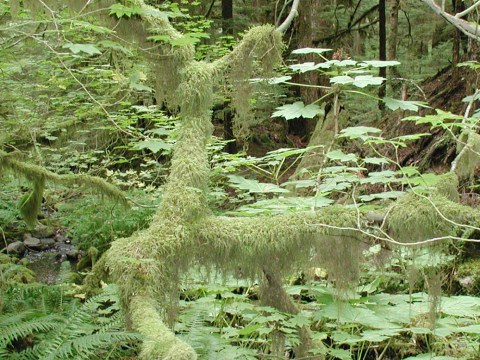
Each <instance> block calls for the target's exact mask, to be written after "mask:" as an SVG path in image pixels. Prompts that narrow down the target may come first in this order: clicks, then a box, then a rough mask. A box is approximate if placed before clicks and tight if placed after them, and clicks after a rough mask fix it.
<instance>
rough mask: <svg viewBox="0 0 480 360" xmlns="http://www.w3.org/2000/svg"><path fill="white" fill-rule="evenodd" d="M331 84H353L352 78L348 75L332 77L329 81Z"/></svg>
mask: <svg viewBox="0 0 480 360" xmlns="http://www.w3.org/2000/svg"><path fill="white" fill-rule="evenodd" d="M330 82H331V83H332V84H341V85H345V84H351V83H353V78H352V77H350V76H348V75H341V76H334V77H332V78H331V79H330Z"/></svg>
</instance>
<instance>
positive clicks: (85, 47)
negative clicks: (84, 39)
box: [63, 44, 102, 55]
mask: <svg viewBox="0 0 480 360" xmlns="http://www.w3.org/2000/svg"><path fill="white" fill-rule="evenodd" d="M63 47H64V48H66V49H69V50H70V51H71V52H72V53H74V54H79V53H82V52H83V53H85V54H88V55H99V54H101V53H102V52H101V51H100V50H99V49H98V48H97V47H96V46H95V45H92V44H65V45H63Z"/></svg>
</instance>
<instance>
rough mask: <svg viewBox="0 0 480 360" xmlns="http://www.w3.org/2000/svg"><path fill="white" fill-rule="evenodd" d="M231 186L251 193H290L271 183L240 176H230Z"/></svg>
mask: <svg viewBox="0 0 480 360" xmlns="http://www.w3.org/2000/svg"><path fill="white" fill-rule="evenodd" d="M228 178H229V179H230V184H231V186H232V187H234V188H237V189H241V190H247V191H248V192H251V193H261V194H265V193H288V192H289V191H288V190H287V189H283V188H281V187H280V186H278V185H275V184H270V183H261V182H260V181H258V180H252V179H246V178H244V177H243V176H240V175H229V176H228Z"/></svg>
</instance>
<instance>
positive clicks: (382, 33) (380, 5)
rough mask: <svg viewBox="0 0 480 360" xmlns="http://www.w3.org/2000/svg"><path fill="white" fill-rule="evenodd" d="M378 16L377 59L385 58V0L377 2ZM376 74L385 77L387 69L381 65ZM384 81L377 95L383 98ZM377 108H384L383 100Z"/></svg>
mask: <svg viewBox="0 0 480 360" xmlns="http://www.w3.org/2000/svg"><path fill="white" fill-rule="evenodd" d="M378 15H379V16H378V18H379V31H378V33H379V39H378V40H379V50H380V53H379V60H387V26H386V23H387V21H386V16H385V0H379V2H378ZM378 76H381V77H384V78H385V77H386V76H387V70H386V68H385V67H381V68H380V70H379V74H378ZM385 90H386V87H385V83H383V84H382V85H380V87H379V88H378V97H379V98H381V99H382V98H384V97H385ZM378 108H379V109H380V110H382V111H383V110H384V109H385V104H384V103H383V101H379V102H378Z"/></svg>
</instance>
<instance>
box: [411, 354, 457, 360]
mask: <svg viewBox="0 0 480 360" xmlns="http://www.w3.org/2000/svg"><path fill="white" fill-rule="evenodd" d="M461 359H465V358H464V357H458V356H455V357H453V356H435V354H434V353H426V354H420V355H417V356H409V357H407V358H404V359H403V360H461Z"/></svg>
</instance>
